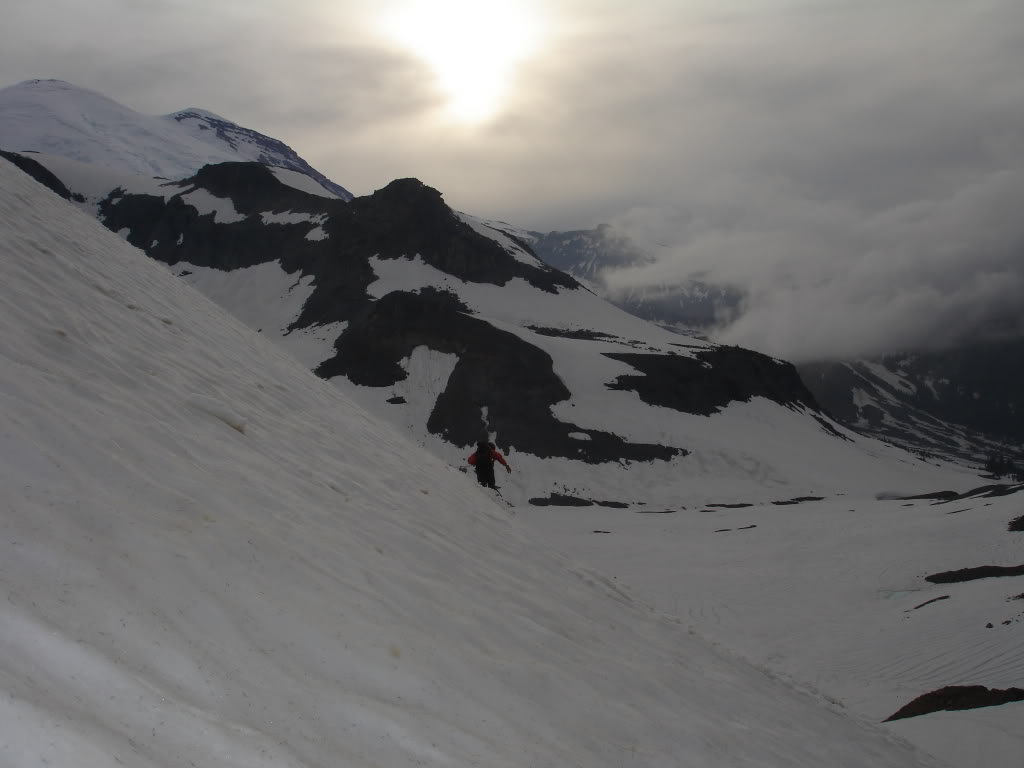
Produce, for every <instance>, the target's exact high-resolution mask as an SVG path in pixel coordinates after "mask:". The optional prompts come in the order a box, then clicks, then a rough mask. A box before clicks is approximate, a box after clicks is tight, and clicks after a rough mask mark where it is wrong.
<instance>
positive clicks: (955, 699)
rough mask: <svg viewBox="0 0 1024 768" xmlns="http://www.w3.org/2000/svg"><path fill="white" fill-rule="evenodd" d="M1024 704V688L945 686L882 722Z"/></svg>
mask: <svg viewBox="0 0 1024 768" xmlns="http://www.w3.org/2000/svg"><path fill="white" fill-rule="evenodd" d="M1017 701H1024V689H1021V688H1007V689H1005V690H999V689H997V688H986V687H985V686H983V685H948V686H946V687H945V688H940V689H939V690H937V691H932V692H931V693H926V694H923V695H922V696H918V697H917V698H916V699H914V700H913V701H912V702H910V703H909V704H907V705H906V706H904V707H901V708H900V709H899V710H897V711H896V712H895V713H894V714H892V715H890V716H889V717H887V718H885V721H884V722H887V723H888V722H891V721H893V720H903V719H906V718H908V717H920V716H921V715H928V714H931V713H932V712H942V711H944V710H945V711H957V710H965V709H979V708H981V707H997V706H999V705H1000V704H1010V703H1012V702H1017Z"/></svg>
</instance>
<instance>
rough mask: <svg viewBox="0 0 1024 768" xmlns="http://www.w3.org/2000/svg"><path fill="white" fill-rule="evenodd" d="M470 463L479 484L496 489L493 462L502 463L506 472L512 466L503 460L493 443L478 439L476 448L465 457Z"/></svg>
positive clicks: (509, 470)
mask: <svg viewBox="0 0 1024 768" xmlns="http://www.w3.org/2000/svg"><path fill="white" fill-rule="evenodd" d="M467 461H469V463H470V464H472V465H473V467H474V469H476V480H477V482H478V483H480V485H483V486H486V487H487V488H494V489H495V490H497V489H498V486H497V485H495V484H494V462H496V461H497V462H498V463H500V464H502V465H503V466H504V467H505V469H506V470H507V471H508V472H511V471H512V467H510V466H509V465H508V462H507V461H505V457H504V456H502V455H501V453H500V452H499V451H498V450H497V449H496V448H495V447H494V443H487V442H484V441H482V440H481V441H480V442H479V443H477V444H476V450H475V451H474V452H473V453H471V454H470V455H469V458H468V459H467Z"/></svg>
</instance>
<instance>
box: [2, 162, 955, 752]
mask: <svg viewBox="0 0 1024 768" xmlns="http://www.w3.org/2000/svg"><path fill="white" fill-rule="evenodd" d="M196 189H198V187H197V188H196ZM193 194H194V193H193ZM200 197H202V195H195V197H194V198H193V200H194V201H198V199H199V198H200ZM296 201H297V198H295V199H293V200H291V201H290V202H292V203H294V202H296ZM207 202H209V201H207ZM211 204H212V203H211ZM185 205H187V204H186V203H182V206H185ZM217 205H218V208H217V210H216V212H214V213H212V214H208V215H209V216H210V218H214V217H216V216H224V215H227V214H228V210H227V204H226V203H224V202H221V203H218V204H217ZM292 213H293V214H294V215H295V216H294V217H295V218H297V217H298V216H299V213H298V212H295V211H293V212H292ZM239 215H241V214H240V213H239ZM279 215H280V216H282V217H283V216H284V213H283V212H279ZM310 224H311V223H310V222H308V221H301V222H300V221H291V222H284V221H282V222H280V223H278V224H276V225H275V226H280V227H300V228H302V229H303V230H307V231H312V230H311V229H310ZM0 226H2V227H3V231H4V233H5V236H4V238H2V239H0V277H2V279H0V319H2V322H3V327H4V339H3V344H2V346H0V354H2V356H3V365H2V366H0V397H2V398H3V403H4V414H5V423H4V429H3V431H2V438H0V439H2V441H3V451H2V452H0V478H2V481H3V487H4V489H5V491H4V506H5V510H4V515H3V520H2V527H0V546H2V547H3V551H4V555H3V563H2V567H0V584H2V587H3V591H4V598H5V599H4V600H3V601H0V622H2V626H3V627H4V631H3V632H2V633H0V688H2V691H3V695H2V696H0V712H2V715H3V716H2V717H0V754H2V756H3V757H2V760H3V764H4V765H5V766H11V768H29V767H30V766H31V767H32V768H35V766H39V765H45V764H50V765H74V766H76V768H107V766H112V765H132V766H138V767H139V768H157V767H160V766H167V767H168V768H171V767H172V766H173V768H177V767H178V766H182V765H202V766H205V767H206V768H228V767H229V766H230V767H231V768H234V767H235V766H242V765H244V766H247V767H250V768H256V767H260V766H265V767H266V768H271V766H273V768H282V767H283V766H290V767H292V768H307V767H308V768H320V767H325V766H335V765H346V766H370V765H388V766H395V767H396V768H399V767H401V766H456V767H458V766H470V765H488V766H509V767H510V768H511V767H512V766H517V767H518V766H524V765H546V766H563V765H564V766H574V765H587V766H621V765H623V764H635V765H646V766H666V767H668V766H673V767H674V766H680V765H701V766H706V767H707V768H714V767H715V766H722V767H723V768H724V767H725V766H750V767H751V768H753V767H754V766H778V767H779V768H781V767H782V766H785V767H786V768H820V767H821V766H825V765H827V766H836V768H843V767H848V768H854V767H856V768H890V767H891V768H904V767H905V768H910V767H911V766H915V767H917V768H922V767H924V766H932V765H934V766H938V765H939V763H938V762H937V761H934V760H932V759H931V758H929V757H927V756H926V755H924V754H922V753H920V752H917V751H915V750H914V749H913V748H911V747H909V746H908V745H907V744H906V743H905V742H902V741H900V740H897V739H895V738H893V736H892V735H891V734H888V733H884V732H882V731H881V730H880V729H879V727H878V726H875V725H871V724H868V723H865V722H864V721H863V720H862V719H860V718H858V717H856V716H851V714H849V713H848V712H844V711H842V709H841V708H840V707H838V706H836V705H834V704H830V703H829V702H828V701H827V700H825V699H824V698H822V697H820V696H815V695H813V694H810V693H808V692H806V691H804V690H801V689H800V688H799V687H797V686H795V685H793V684H791V683H787V682H786V681H784V680H782V679H780V678H778V677H777V676H775V675H772V674H770V673H766V672H765V671H764V670H759V669H757V668H754V667H752V666H750V665H749V664H747V663H746V662H744V661H742V660H741V659H739V658H738V657H736V656H734V655H733V654H731V653H729V652H728V651H726V650H723V649H721V648H715V647H713V646H711V645H709V644H708V643H706V642H705V641H703V640H701V639H700V638H699V637H697V636H695V635H694V634H693V633H692V632H688V631H687V630H686V628H685V626H683V625H681V624H680V623H679V622H677V621H675V620H672V619H670V618H668V617H665V616H662V615H659V614H657V613H654V612H652V611H651V610H650V609H648V608H645V607H644V606H643V605H642V604H641V603H640V602H638V601H637V600H635V599H634V598H632V597H630V595H629V594H628V592H626V591H624V590H623V589H622V588H621V587H619V586H618V585H616V584H615V583H614V581H612V580H611V579H608V578H606V577H604V576H602V575H600V574H599V573H597V572H594V571H591V570H588V569H585V568H581V567H580V566H576V565H573V564H572V563H570V562H569V561H567V560H566V558H565V557H563V556H561V555H559V554H557V552H555V551H554V550H552V549H550V548H549V547H547V546H545V545H541V544H539V543H538V541H537V540H536V539H535V538H533V537H532V536H530V535H528V534H527V533H525V532H524V530H523V529H522V528H520V527H519V525H518V524H517V523H516V522H515V520H514V519H511V518H510V516H509V511H508V510H507V509H506V508H504V507H501V506H496V505H495V503H494V500H493V497H490V496H489V495H488V494H486V493H485V492H483V491H481V490H478V489H477V488H475V487H474V486H473V484H471V483H467V482H466V481H465V479H464V478H463V477H462V476H461V475H460V474H459V473H458V472H457V471H455V470H453V469H451V468H450V467H447V466H446V465H445V464H444V463H443V462H441V461H438V460H437V459H436V458H435V457H434V456H432V455H430V453H428V452H426V451H423V450H421V449H420V448H418V447H417V446H416V445H414V444H413V443H412V442H410V441H409V440H407V439H406V438H405V437H403V436H402V435H400V434H399V433H398V432H396V431H394V430H392V429H390V428H388V427H387V426H385V425H384V424H382V422H381V421H380V420H379V419H377V418H375V417H373V416H371V415H370V414H369V413H367V412H366V411H364V410H363V409H361V408H360V407H359V406H358V405H357V404H356V403H355V402H353V401H352V400H351V399H349V398H348V397H346V396H345V395H344V394H343V393H342V392H340V391H339V389H338V387H336V386H332V385H331V384H329V383H327V382H325V381H323V380H321V379H318V378H316V377H315V376H313V375H312V374H311V373H310V372H309V371H308V370H307V369H306V368H305V366H303V365H302V364H300V363H298V362H297V361H295V359H294V358H292V357H291V356H290V355H288V354H286V353H285V352H283V351H282V350H281V348H280V347H279V345H277V344H275V343H272V342H271V341H270V340H268V339H266V338H263V337H261V335H260V334H258V333H256V332H255V331H253V330H251V329H250V328H247V327H246V326H245V325H243V324H242V323H239V322H238V321H236V320H235V319H233V318H232V317H230V316H229V315H228V314H227V313H225V312H224V311H223V310H222V309H220V308H219V307H217V306H215V305H214V304H212V303H211V302H209V301H207V300H205V299H204V298H203V297H202V296H200V295H199V294H198V293H197V292H196V291H194V290H193V289H191V288H190V287H188V286H187V285H186V284H185V282H184V281H181V280H178V279H176V278H175V277H174V276H173V275H172V274H170V273H169V272H168V270H167V269H165V267H163V266H162V265H160V264H158V263H156V262H155V261H154V260H152V259H146V258H145V257H144V256H143V255H142V253H141V252H139V251H138V250H136V249H134V248H133V247H131V246H130V245H129V244H127V243H125V242H124V241H123V240H121V239H119V238H117V237H116V236H115V235H114V234H112V233H110V232H108V231H106V230H105V229H103V228H102V227H101V226H100V225H99V224H98V223H97V222H95V221H94V220H91V219H90V218H89V217H87V216H85V215H83V213H81V212H80V211H76V210H74V209H73V208H72V206H71V205H69V204H68V203H67V202H65V201H62V200H60V199H59V198H58V197H57V196H56V195H54V194H52V193H51V192H49V191H47V190H45V189H44V188H43V187H42V186H41V185H39V184H37V183H36V182H34V181H32V180H31V179H30V178H29V177H28V176H27V175H25V174H23V173H22V172H21V171H19V170H17V169H15V168H14V167H13V166H12V165H11V164H9V163H7V162H4V161H0ZM314 228H315V227H314ZM406 266H407V267H408V268H409V269H411V270H414V269H416V268H415V267H412V266H409V265H406ZM422 268H423V267H420V269H422ZM302 284H303V281H301V280H300V281H299V283H297V289H301V288H302ZM307 287H308V286H307ZM265 335H267V334H264V336H265Z"/></svg>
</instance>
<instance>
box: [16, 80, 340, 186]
mask: <svg viewBox="0 0 1024 768" xmlns="http://www.w3.org/2000/svg"><path fill="white" fill-rule="evenodd" d="M0 147H2V148H3V149H6V150H10V151H15V152H24V151H32V152H42V153H46V154H51V155H57V156H58V157H64V158H68V159H70V160H75V161H77V162H81V163H86V164H88V165H94V166H98V167H100V168H106V169H110V170H116V171H122V172H128V173H132V174H135V175H141V176H160V177H164V178H168V179H182V178H186V177H188V176H192V175H193V174H195V173H196V172H197V171H198V170H199V169H200V168H202V167H203V166H204V165H209V164H212V163H223V162H231V161H255V162H258V163H262V164H263V165H272V166H280V167H282V168H287V169H289V170H293V171H297V172H299V173H302V174H305V175H306V176H309V177H310V178H312V179H315V180H316V181H317V182H318V183H319V184H320V185H321V186H323V187H324V188H325V189H327V190H328V191H330V192H331V193H332V194H334V195H336V196H338V197H340V198H341V199H343V200H349V199H351V198H352V194H351V193H350V192H349V191H348V190H346V189H345V188H344V187H341V186H340V185H338V184H335V183H334V182H332V181H331V180H330V179H328V178H327V177H326V176H324V175H323V174H322V173H320V172H319V171H317V170H316V169H314V168H313V167H312V166H310V165H309V163H307V162H306V161H305V160H304V159H303V158H301V157H300V156H299V155H298V153H296V152H295V151H294V150H293V149H292V148H291V147H289V146H288V145H287V144H285V143H284V142H282V141H279V140H278V139H274V138H271V137H270V136H266V135H264V134H262V133H258V132H257V131H254V130H251V129H249V128H244V127H242V126H240V125H238V124H237V123H234V122H232V121H230V120H227V119H225V118H223V117H220V116H219V115H216V114H214V113H213V112H210V111H209V110H206V109H199V108H195V107H192V108H189V109H186V110H181V111H180V112H175V113H172V114H170V115H163V116H160V115H145V114H142V113H141V112H137V111H135V110H133V109H131V108H129V107H126V106H124V105H123V104H120V103H118V102H117V101H114V100H113V99H111V98H109V97H107V96H105V95H103V94H102V93H99V92H97V91H93V90H90V89H88V88H82V87H80V86H77V85H74V84H72V83H69V82H66V81H64V80H43V79H35V80H25V81H23V82H21V83H18V84H17V85H13V86H10V87H8V88H3V89H0Z"/></svg>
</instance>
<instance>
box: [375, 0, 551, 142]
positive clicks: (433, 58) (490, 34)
mask: <svg viewBox="0 0 1024 768" xmlns="http://www.w3.org/2000/svg"><path fill="white" fill-rule="evenodd" d="M382 27H383V30H384V32H385V34H386V35H387V36H388V37H390V38H391V39H392V40H394V41H395V42H397V43H398V44H400V45H401V46H402V47H403V48H405V49H406V50H408V51H409V52H411V53H412V54H413V55H414V56H416V57H418V58H419V59H421V60H423V61H424V62H425V63H426V64H427V65H428V66H429V67H430V68H431V70H432V71H433V73H434V76H435V78H436V80H437V85H438V88H439V89H440V91H441V92H442V93H443V94H444V97H445V100H446V105H445V111H446V112H447V114H448V115H449V116H450V117H451V118H452V119H454V120H457V121H459V122H462V123H467V124H475V123H481V122H484V121H486V120H487V119H488V118H490V117H492V116H494V115H495V114H496V113H497V112H499V111H500V109H501V107H502V105H503V103H504V100H505V97H506V95H507V93H508V89H509V86H510V85H511V82H512V79H513V77H514V76H515V73H516V68H517V66H518V65H519V64H520V63H522V62H523V61H525V60H526V59H527V58H528V57H529V56H530V55H531V54H532V53H534V52H535V51H536V50H537V49H538V48H539V44H540V25H539V24H538V22H537V19H536V17H535V15H534V14H533V13H532V12H531V9H530V7H529V6H528V4H527V3H525V2H522V0H520V2H516V1H515V0H430V1H429V2H421V1H417V0H412V1H410V2H406V3H404V4H402V5H401V6H400V7H399V8H397V9H396V10H395V11H394V12H392V13H390V14H388V15H387V16H386V17H384V18H383V19H382Z"/></svg>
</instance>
